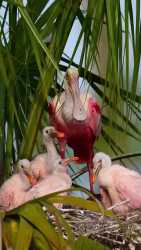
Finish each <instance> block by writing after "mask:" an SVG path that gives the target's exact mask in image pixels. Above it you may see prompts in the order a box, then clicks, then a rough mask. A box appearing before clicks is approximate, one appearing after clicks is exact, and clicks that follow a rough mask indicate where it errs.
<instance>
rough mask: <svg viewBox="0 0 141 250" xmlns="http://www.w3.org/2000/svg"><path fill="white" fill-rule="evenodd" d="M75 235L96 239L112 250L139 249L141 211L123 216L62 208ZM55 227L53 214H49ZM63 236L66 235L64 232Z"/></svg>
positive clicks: (140, 242) (140, 246) (140, 241)
mask: <svg viewBox="0 0 141 250" xmlns="http://www.w3.org/2000/svg"><path fill="white" fill-rule="evenodd" d="M60 211H61V213H62V216H63V217H64V218H65V219H66V221H67V222H68V223H69V225H70V226H71V228H72V229H73V232H74V234H75V236H76V238H77V237H79V236H82V235H83V236H87V237H89V238H90V239H94V240H98V241H99V242H101V243H103V244H105V245H106V246H108V247H109V248H110V249H113V250H118V249H120V250H122V249H124V250H128V249H129V250H134V249H139V250H140V249H141V211H134V212H132V213H129V214H128V216H127V217H126V219H125V218H123V217H117V216H116V217H115V218H113V217H106V216H103V215H101V214H100V213H97V212H91V211H88V210H84V209H76V208H64V209H61V210H60ZM49 218H50V219H51V221H52V223H53V224H54V225H55V226H56V228H57V222H56V221H55V218H54V216H52V215H49ZM64 237H67V235H66V234H65V232H64Z"/></svg>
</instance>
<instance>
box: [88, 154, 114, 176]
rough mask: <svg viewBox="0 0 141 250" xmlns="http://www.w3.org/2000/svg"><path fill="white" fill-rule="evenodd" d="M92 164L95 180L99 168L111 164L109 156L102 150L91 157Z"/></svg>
mask: <svg viewBox="0 0 141 250" xmlns="http://www.w3.org/2000/svg"><path fill="white" fill-rule="evenodd" d="M93 165H94V169H93V179H94V180H95V178H96V177H97V176H98V174H99V172H100V170H101V168H107V167H111V165H112V162H111V158H110V157H109V155H107V154H105V153H103V152H99V153H97V154H95V156H94V158H93Z"/></svg>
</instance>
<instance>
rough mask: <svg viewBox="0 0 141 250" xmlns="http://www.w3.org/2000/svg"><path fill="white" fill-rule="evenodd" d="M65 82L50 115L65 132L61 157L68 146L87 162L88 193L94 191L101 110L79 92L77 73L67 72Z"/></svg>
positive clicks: (56, 125)
mask: <svg viewBox="0 0 141 250" xmlns="http://www.w3.org/2000/svg"><path fill="white" fill-rule="evenodd" d="M66 82H67V84H66V87H65V91H64V92H63V93H62V94H61V96H60V98H59V99H58V97H57V96H56V97H55V98H54V99H53V101H52V102H50V103H49V106H48V110H49V115H50V119H51V122H52V124H53V125H54V126H55V128H56V129H57V130H58V131H60V132H63V133H64V138H61V139H60V151H61V156H62V158H64V157H65V146H66V144H68V145H69V146H70V147H72V149H73V150H74V155H75V156H78V157H79V163H87V166H88V171H89V180H90V190H91V191H92V192H93V178H92V176H93V155H94V153H93V145H94V142H95V140H96V139H97V137H98V136H99V135H100V130H101V110H100V106H99V104H98V102H97V100H95V99H94V98H93V97H92V96H90V95H87V96H85V95H84V94H81V93H80V89H79V74H78V71H77V70H75V69H68V70H67V73H66Z"/></svg>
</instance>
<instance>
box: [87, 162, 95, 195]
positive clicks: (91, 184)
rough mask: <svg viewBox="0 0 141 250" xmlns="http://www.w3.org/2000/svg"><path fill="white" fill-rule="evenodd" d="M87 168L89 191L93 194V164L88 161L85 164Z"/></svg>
mask: <svg viewBox="0 0 141 250" xmlns="http://www.w3.org/2000/svg"><path fill="white" fill-rule="evenodd" d="M87 166H88V171H89V181H90V191H91V192H92V193H94V188H93V162H92V161H90V162H88V163H87Z"/></svg>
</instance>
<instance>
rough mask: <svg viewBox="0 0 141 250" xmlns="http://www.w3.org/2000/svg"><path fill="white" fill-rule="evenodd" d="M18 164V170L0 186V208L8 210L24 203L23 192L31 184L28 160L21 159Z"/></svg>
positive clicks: (24, 192)
mask: <svg viewBox="0 0 141 250" xmlns="http://www.w3.org/2000/svg"><path fill="white" fill-rule="evenodd" d="M18 166H19V170H18V171H19V172H18V173H16V174H13V175H12V176H11V177H10V178H9V179H8V180H7V181H5V182H4V184H3V185H2V186H1V188H0V210H4V211H9V210H11V209H13V208H16V207H18V206H20V205H21V204H23V203H25V194H26V192H27V191H28V190H29V189H30V188H31V186H32V185H31V182H30V179H29V175H28V173H29V174H31V173H30V171H29V166H30V162H29V161H28V160H26V159H23V160H20V161H19V162H18ZM23 167H24V168H25V170H23ZM27 169H28V171H27Z"/></svg>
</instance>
